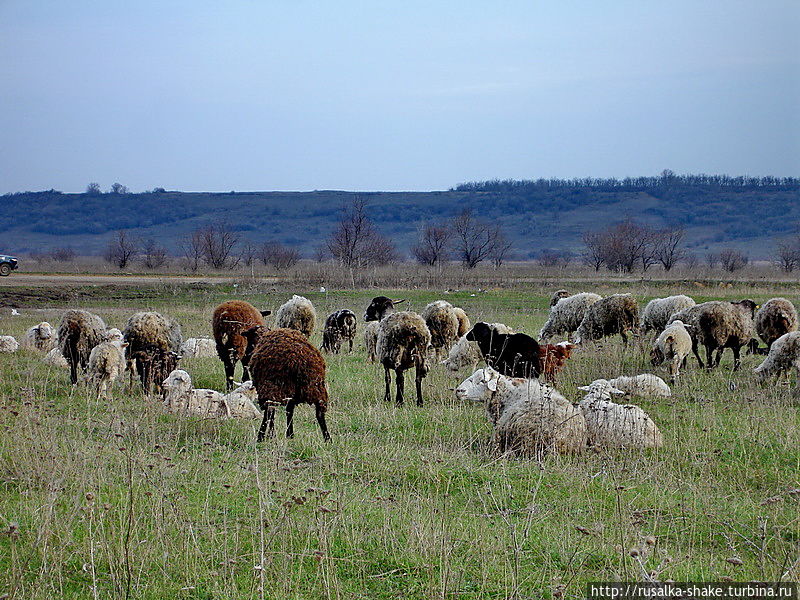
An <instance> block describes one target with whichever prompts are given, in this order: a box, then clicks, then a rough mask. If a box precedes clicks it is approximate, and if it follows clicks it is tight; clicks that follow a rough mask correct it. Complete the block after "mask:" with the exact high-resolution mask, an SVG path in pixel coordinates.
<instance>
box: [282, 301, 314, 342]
mask: <svg viewBox="0 0 800 600" xmlns="http://www.w3.org/2000/svg"><path fill="white" fill-rule="evenodd" d="M316 324H317V311H316V310H314V305H313V304H311V301H310V300H309V299H308V298H305V297H303V296H298V295H297V294H295V295H294V296H292V299H291V300H288V301H287V302H285V303H284V304H282V305H281V306H280V308H279V309H278V312H276V313H275V326H276V327H283V328H286V329H295V330H297V331H299V332H300V333H302V334H303V335H304V336H306V337H307V338H310V337H311V334H312V333H314V327H315V326H316Z"/></svg>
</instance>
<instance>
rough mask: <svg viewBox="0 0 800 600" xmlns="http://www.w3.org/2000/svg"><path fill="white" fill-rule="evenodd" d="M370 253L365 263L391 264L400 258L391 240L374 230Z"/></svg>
mask: <svg viewBox="0 0 800 600" xmlns="http://www.w3.org/2000/svg"><path fill="white" fill-rule="evenodd" d="M371 244H372V254H371V256H370V257H369V261H368V262H367V264H370V265H381V266H383V265H391V264H394V263H396V262H398V261H399V260H400V255H399V254H398V252H397V248H396V247H395V245H394V244H393V243H392V241H391V240H390V239H389V238H387V237H386V236H384V235H381V234H380V233H377V232H375V235H374V236H373V237H372V243H371Z"/></svg>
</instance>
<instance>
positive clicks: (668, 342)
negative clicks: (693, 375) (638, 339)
mask: <svg viewBox="0 0 800 600" xmlns="http://www.w3.org/2000/svg"><path fill="white" fill-rule="evenodd" d="M691 351H692V336H691V335H689V330H688V329H687V328H686V325H684V324H683V321H673V322H672V323H670V324H669V325H668V326H667V328H666V329H665V330H664V331H662V332H661V333H660V334H659V336H658V338H656V342H655V344H653V349H652V350H650V362H651V363H652V365H653V366H654V367H657V366H658V365H660V364H661V363H663V362H664V361H668V362H669V377H670V381H671V382H672V383H673V384H674V383H675V380H676V379H677V378H678V373H679V372H680V369H681V367H685V366H686V357H688V356H689V353H690V352H691Z"/></svg>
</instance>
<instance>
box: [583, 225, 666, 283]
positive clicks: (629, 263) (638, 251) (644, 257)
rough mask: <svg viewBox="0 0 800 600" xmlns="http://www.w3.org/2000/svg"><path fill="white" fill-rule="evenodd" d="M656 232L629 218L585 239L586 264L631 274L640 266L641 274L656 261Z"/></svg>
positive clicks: (587, 234) (595, 268) (584, 237)
mask: <svg viewBox="0 0 800 600" xmlns="http://www.w3.org/2000/svg"><path fill="white" fill-rule="evenodd" d="M656 240H657V236H656V232H655V231H654V230H653V229H652V228H651V227H648V226H647V225H642V224H639V223H637V222H636V221H634V220H632V219H626V220H624V221H621V222H619V223H615V224H613V225H610V226H609V227H607V228H606V229H603V230H601V231H597V232H587V233H585V234H584V236H583V243H584V246H585V251H584V261H585V262H586V263H587V264H589V265H590V266H592V267H594V270H595V271H598V270H600V267H601V266H603V265H605V267H606V268H607V269H609V270H611V271H618V272H620V273H632V272H633V271H634V270H635V269H636V267H637V265H638V266H639V267H641V269H642V271H647V269H648V268H649V267H651V266H652V265H654V264H655V263H656V262H657V258H656V256H657V255H656V247H657V246H656Z"/></svg>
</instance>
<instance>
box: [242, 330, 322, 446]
mask: <svg viewBox="0 0 800 600" xmlns="http://www.w3.org/2000/svg"><path fill="white" fill-rule="evenodd" d="M242 335H244V337H245V338H246V339H247V350H246V357H247V360H248V364H249V365H250V373H251V374H252V376H253V385H254V386H255V388H256V391H257V392H258V404H259V406H260V407H261V408H262V409H263V410H264V418H263V419H262V421H261V427H259V429H258V437H257V441H259V442H261V441H263V440H264V436H265V434H268V435H269V436H270V437H273V436H274V435H275V407H276V406H286V437H293V436H294V426H293V423H292V419H293V418H294V409H295V406H297V405H298V404H310V405H311V406H313V407H314V409H315V412H316V416H317V423H318V424H319V428H320V431H321V432H322V437H323V439H324V440H325V441H326V442H327V441H330V439H331V436H330V434H329V433H328V425H327V423H326V421H325V413H326V412H327V410H328V388H327V385H326V382H325V370H326V367H325V359H324V358H323V357H322V354H321V353H320V351H319V350H317V349H316V348H315V347H314V346H312V345H311V344H310V343H309V341H308V339H307V338H306V337H305V336H304V335H303V334H302V333H300V332H299V331H296V330H294V329H285V328H281V329H273V330H268V329H266V327H263V326H259V327H253V328H252V329H248V330H247V331H245V332H243V334H242Z"/></svg>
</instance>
